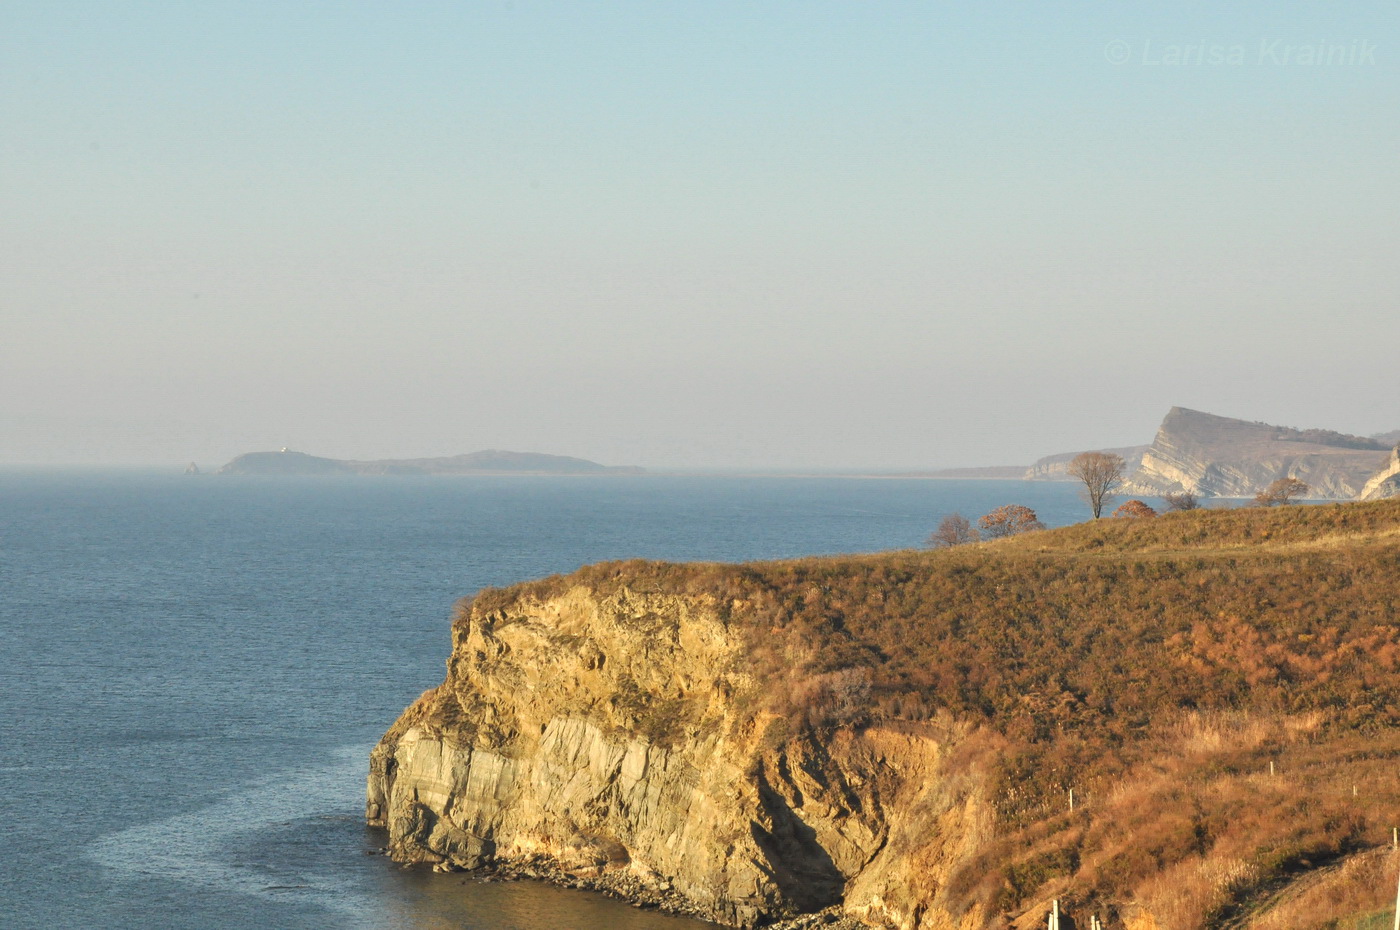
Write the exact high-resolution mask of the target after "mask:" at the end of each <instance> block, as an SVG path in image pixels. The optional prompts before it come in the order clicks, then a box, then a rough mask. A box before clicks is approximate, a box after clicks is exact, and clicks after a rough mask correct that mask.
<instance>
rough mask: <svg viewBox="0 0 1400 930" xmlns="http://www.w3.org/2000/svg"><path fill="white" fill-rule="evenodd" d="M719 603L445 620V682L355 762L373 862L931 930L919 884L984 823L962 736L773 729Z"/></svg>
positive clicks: (477, 614) (987, 815)
mask: <svg viewBox="0 0 1400 930" xmlns="http://www.w3.org/2000/svg"><path fill="white" fill-rule="evenodd" d="M734 609H740V610H741V609H742V607H741V606H739V607H736V606H735V605H722V604H720V603H719V602H717V601H716V600H714V599H713V598H708V597H683V596H672V595H665V596H663V595H643V594H635V593H630V592H628V591H627V590H626V589H624V590H623V591H622V592H620V593H618V594H615V595H613V596H609V597H606V598H602V599H600V598H598V597H596V596H594V594H593V593H592V592H591V591H590V590H589V589H587V588H576V589H574V590H571V591H569V592H568V593H566V594H564V595H562V596H559V597H555V598H551V599H548V600H540V601H527V602H525V603H521V604H517V605H515V606H512V607H510V608H507V609H505V610H496V611H490V610H482V609H480V608H473V607H471V606H464V607H463V608H462V609H461V610H460V612H459V615H458V617H457V619H456V622H455V624H454V646H453V651H452V658H451V660H450V663H449V673H448V676H447V680H446V681H445V682H444V684H443V685H442V686H440V687H438V688H436V689H433V690H432V691H429V692H427V693H425V694H424V695H423V696H422V697H421V698H420V699H419V700H418V701H417V702H416V703H415V704H414V705H413V706H412V707H411V708H410V709H409V710H408V711H406V712H405V713H404V715H403V716H402V717H401V718H400V720H399V721H398V722H397V723H396V724H395V725H394V727H393V728H392V729H391V730H390V731H389V732H388V733H387V734H386V735H385V737H384V739H383V741H382V742H381V743H380V744H379V745H378V746H377V747H376V748H375V750H374V752H373V754H372V758H371V771H370V777H369V789H368V802H367V816H368V820H369V821H370V823H372V824H376V825H379V826H383V827H385V828H387V830H388V832H389V845H388V850H389V853H390V855H392V856H393V857H394V858H395V859H397V860H399V861H403V862H428V863H436V864H438V865H439V867H447V868H463V869H472V868H477V867H481V866H484V865H488V864H491V863H509V862H512V861H523V860H538V859H540V858H543V859H545V860H547V861H549V862H551V863H552V864H553V865H554V867H555V868H557V870H558V871H559V873H560V874H562V875H565V876H580V877H594V876H598V875H600V874H603V873H608V872H613V873H616V872H619V871H622V872H626V873H627V874H628V875H629V876H630V878H632V879H635V880H636V881H638V882H640V883H641V884H642V885H643V886H644V887H648V888H652V889H655V890H657V891H660V892H664V893H665V894H666V895H667V896H669V899H670V900H671V901H672V902H673V909H677V910H683V911H687V912H691V913H696V914H699V915H702V916H704V917H706V918H708V919H711V920H715V921H718V922H720V923H723V924H727V925H732V926H743V927H750V926H754V925H757V924H759V923H763V922H768V921H770V920H773V919H777V918H781V917H785V916H791V915H793V914H797V913H805V912H812V911H816V910H819V909H822V908H826V907H829V906H832V905H835V904H843V905H844V911H845V912H846V913H847V914H850V915H853V916H856V917H861V918H865V919H869V920H870V921H872V922H875V923H889V924H892V925H894V926H900V927H914V926H921V927H922V926H935V925H938V926H941V925H946V926H953V924H952V923H947V924H944V923H942V922H941V921H934V920H933V919H932V916H931V915H932V911H931V909H937V908H938V907H940V901H941V900H942V898H941V895H940V891H939V889H940V887H941V886H940V882H944V883H946V880H947V879H948V877H949V875H950V873H951V871H952V869H953V868H954V867H955V865H956V864H957V863H959V862H962V861H964V860H966V859H967V858H968V857H970V856H971V855H973V854H974V853H975V852H976V849H977V846H978V844H979V843H980V842H981V841H982V840H983V839H984V838H985V837H986V836H987V835H988V834H989V832H990V829H991V823H992V814H991V811H990V808H989V805H988V804H987V803H986V801H985V799H984V798H983V796H982V789H981V788H980V787H979V785H980V784H981V782H980V781H979V780H977V779H974V778H971V777H969V776H968V775H967V774H966V771H965V766H966V765H967V753H968V752H969V751H974V750H975V747H976V745H977V742H978V741H977V739H971V740H969V736H970V734H969V733H968V732H967V731H966V730H965V729H961V730H960V729H959V728H958V727H956V726H953V725H952V724H944V725H935V724H919V725H910V724H901V725H899V726H891V727H879V726H875V727H869V728H865V729H863V730H860V731H855V730H853V729H849V728H847V729H841V730H837V731H836V732H834V733H830V734H827V735H826V737H825V738H824V739H820V740H819V739H817V738H814V736H813V734H810V733H807V734H804V733H793V732H790V730H789V727H790V724H789V723H788V722H787V720H785V719H782V718H779V717H777V716H774V715H772V714H769V713H766V712H764V711H761V710H756V708H757V707H758V706H759V703H760V702H759V700H758V693H757V684H756V682H755V681H754V680H753V679H752V678H751V677H750V676H749V674H748V673H747V672H746V671H745V669H746V668H747V667H748V666H749V664H748V663H747V662H744V661H742V660H741V650H742V649H743V648H744V647H743V644H742V643H741V641H740V637H739V636H738V634H737V633H735V632H734V630H733V629H732V628H731V626H730V624H729V623H728V622H727V615H728V614H729V613H730V611H732V610H734ZM958 747H962V751H961V752H960V754H959V755H960V756H961V757H962V763H961V765H962V766H963V767H964V772H963V774H958V773H957V772H954V771H952V770H951V769H950V766H949V758H950V755H951V753H952V751H953V750H954V749H957V748H958ZM915 812H917V813H915ZM965 916H966V917H967V918H968V919H969V920H973V921H974V924H978V925H980V924H979V923H978V922H980V920H981V919H982V917H984V916H985V915H975V914H968V915H965Z"/></svg>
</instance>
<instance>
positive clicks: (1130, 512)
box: [1113, 500, 1157, 519]
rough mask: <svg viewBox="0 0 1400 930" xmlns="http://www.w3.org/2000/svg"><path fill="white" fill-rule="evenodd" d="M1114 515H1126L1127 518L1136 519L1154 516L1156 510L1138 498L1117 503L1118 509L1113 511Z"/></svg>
mask: <svg viewBox="0 0 1400 930" xmlns="http://www.w3.org/2000/svg"><path fill="white" fill-rule="evenodd" d="M1113 515H1114V516H1115V517H1126V518H1128V519H1138V518H1142V517H1155V516H1157V511H1155V510H1153V509H1152V508H1151V507H1150V506H1148V505H1147V504H1144V503H1143V502H1142V501H1140V500H1130V501H1124V502H1123V503H1121V504H1119V505H1118V509H1117V510H1115V511H1113Z"/></svg>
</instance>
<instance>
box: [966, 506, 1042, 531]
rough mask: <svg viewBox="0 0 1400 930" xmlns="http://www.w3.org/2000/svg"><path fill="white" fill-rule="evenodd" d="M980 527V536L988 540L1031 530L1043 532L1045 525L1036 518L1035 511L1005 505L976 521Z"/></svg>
mask: <svg viewBox="0 0 1400 930" xmlns="http://www.w3.org/2000/svg"><path fill="white" fill-rule="evenodd" d="M977 525H978V526H980V527H982V535H983V536H985V537H987V538H988V539H1000V538H1002V537H1003V536H1019V535H1021V534H1022V533H1029V532H1031V531H1032V530H1043V529H1045V524H1044V523H1041V522H1040V520H1039V519H1038V518H1037V517H1036V515H1035V511H1034V510H1032V509H1030V508H1029V507H1022V506H1021V505H1020V504H1006V505H1004V506H1001V507H998V508H997V509H996V510H993V511H992V512H991V513H989V514H987V515H986V516H984V517H982V518H981V519H980V520H978V521H977Z"/></svg>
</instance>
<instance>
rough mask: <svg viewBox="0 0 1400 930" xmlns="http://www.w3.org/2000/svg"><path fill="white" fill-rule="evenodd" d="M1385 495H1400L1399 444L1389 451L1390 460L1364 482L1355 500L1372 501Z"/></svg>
mask: <svg viewBox="0 0 1400 930" xmlns="http://www.w3.org/2000/svg"><path fill="white" fill-rule="evenodd" d="M1386 497H1400V445H1397V446H1396V447H1395V448H1394V449H1393V450H1391V453H1390V461H1389V462H1387V463H1386V466H1385V467H1384V468H1382V469H1381V470H1380V471H1378V472H1376V474H1375V475H1373V476H1372V477H1371V480H1370V481H1367V482H1366V486H1365V487H1363V488H1362V489H1361V493H1360V494H1358V495H1357V496H1356V499H1357V500H1363V501H1374V500H1381V499H1382V498H1386Z"/></svg>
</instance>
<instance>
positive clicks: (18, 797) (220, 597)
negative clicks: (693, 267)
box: [0, 472, 1086, 930]
mask: <svg viewBox="0 0 1400 930" xmlns="http://www.w3.org/2000/svg"><path fill="white" fill-rule="evenodd" d="M1005 503H1023V504H1027V505H1030V506H1032V507H1034V508H1035V509H1036V510H1037V511H1038V512H1039V513H1040V516H1041V518H1042V519H1043V520H1045V521H1046V522H1047V523H1049V524H1051V525H1060V524H1064V523H1069V522H1074V521H1077V520H1080V519H1083V518H1084V517H1085V516H1086V514H1085V513H1084V507H1083V505H1082V504H1081V503H1079V502H1078V500H1077V498H1076V493H1075V488H1074V487H1073V486H1072V485H1067V484H1051V483H1031V482H1024V483H1023V482H1006V481H918V480H905V481H879V480H860V479H840V478H810V479H808V478H720V477H679V476H653V477H641V478H534V477H531V478H485V477H483V478H431V479H429V478H393V479H367V478H348V479H340V478H325V479H228V478H215V477H201V478H182V477H179V476H175V475H169V476H167V475H156V474H148V473H137V472H70V473H63V474H42V473H28V474H17V473H10V474H0V655H2V657H3V659H4V661H3V662H2V663H0V746H3V757H0V816H3V818H4V822H5V825H6V833H7V838H8V840H9V842H8V843H7V844H6V845H7V853H6V857H7V868H6V869H5V870H0V914H3V915H4V918H3V921H0V922H2V923H3V924H4V926H6V927H17V928H29V927H33V928H62V927H107V928H126V927H131V928H136V927H143V928H144V927H151V926H158V927H192V928H193V927H199V928H208V930H234V928H253V927H256V928H259V930H262V928H276V927H298V928H341V927H355V928H359V927H363V928H405V930H407V928H443V930H447V928H473V930H543V928H571V927H577V928H585V927H598V926H609V927H613V928H616V930H664V928H674V930H681V928H685V927H695V928H698V927H702V926H706V925H704V924H701V923H699V922H696V921H691V920H684V919H681V918H674V917H667V916H665V915H660V914H655V913H647V912H642V911H638V910H636V909H634V908H631V907H629V906H627V905H625V904H622V903H620V902H617V901H613V900H611V899H608V898H605V897H602V896H600V895H595V894H588V893H585V892H579V891H573V890H568V889H561V888H553V887H548V886H543V885H539V884H535V883H523V882H522V883H509V884H504V883H503V884H484V883H480V882H475V881H473V880H471V879H469V878H466V877H464V876H460V875H438V874H433V873H431V872H429V871H427V870H425V869H401V868H400V867H398V866H397V865H395V864H394V863H392V862H389V861H388V860H387V859H385V858H384V857H382V856H378V855H373V854H372V853H373V852H374V850H375V849H376V848H377V847H379V846H381V845H382V844H383V836H382V834H379V833H377V832H376V831H372V830H369V829H368V828H366V827H365V826H364V822H363V806H364V784H365V774H366V769H367V755H368V752H369V748H370V747H371V746H372V745H373V744H374V742H375V741H376V740H377V739H378V737H379V736H380V734H382V733H383V731H384V730H385V729H386V728H387V727H388V726H389V724H390V723H392V722H393V720H394V718H395V717H396V716H397V715H398V713H399V712H400V711H401V710H402V709H403V708H404V707H405V706H407V705H408V704H409V703H410V702H411V701H412V700H413V699H414V698H415V697H417V696H418V694H419V693H420V692H422V691H423V690H424V689H426V688H429V687H432V686H433V685H436V684H437V683H439V682H440V681H441V680H442V675H443V666H444V662H445V660H446V658H447V650H448V645H449V636H448V617H449V614H450V610H451V605H452V603H453V601H454V600H455V599H456V598H458V597H460V596H462V595H465V594H470V593H471V592H473V591H475V590H477V589H478V588H481V587H483V586H485V585H503V584H509V583H512V582H515V581H520V580H524V579H527V578H535V577H540V576H542V575H546V574H550V573H553V572H560V571H569V570H572V569H574V568H577V567H578V566H580V565H582V564H585V563H588V562H594V561H599V560H603V559H620V558H634V557H643V558H661V559H685V560H693V559H704V560H736V559H753V558H783V557H792V556H799V555H808V554H818V553H826V554H832V553H840V552H871V551H878V550H884V549H895V548H907V547H912V546H916V545H918V544H919V543H920V542H921V541H922V540H923V538H924V537H925V536H927V534H928V533H929V532H930V530H932V529H933V528H934V526H936V525H937V522H938V520H939V519H940V518H941V517H942V516H943V515H945V514H946V513H948V512H950V511H953V510H958V511H960V512H962V513H964V514H966V515H968V516H970V517H975V516H977V515H979V514H981V513H985V512H986V511H988V510H990V509H992V508H993V507H996V506H999V505H1001V504H1005Z"/></svg>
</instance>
